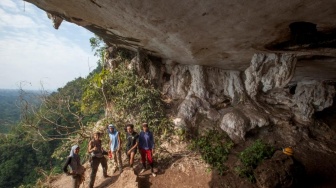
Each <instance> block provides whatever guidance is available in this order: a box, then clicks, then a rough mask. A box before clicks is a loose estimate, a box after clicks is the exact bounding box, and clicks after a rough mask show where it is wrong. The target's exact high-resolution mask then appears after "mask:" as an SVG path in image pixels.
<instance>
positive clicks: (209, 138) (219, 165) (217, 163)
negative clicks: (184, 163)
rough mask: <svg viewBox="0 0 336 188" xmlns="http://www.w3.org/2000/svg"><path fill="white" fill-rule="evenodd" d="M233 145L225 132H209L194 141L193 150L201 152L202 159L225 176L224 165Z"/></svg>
mask: <svg viewBox="0 0 336 188" xmlns="http://www.w3.org/2000/svg"><path fill="white" fill-rule="evenodd" d="M233 145H234V144H233V142H232V141H231V140H230V139H229V138H228V136H227V135H226V134H225V133H224V132H223V131H217V130H209V131H207V132H205V133H204V134H203V135H201V136H199V137H198V138H196V139H194V140H193V141H192V143H191V149H192V150H197V151H199V152H200V153H201V155H202V159H203V160H204V161H205V162H207V163H208V164H210V165H211V166H212V168H214V169H216V170H217V171H218V173H219V174H220V175H223V173H224V171H225V170H226V166H225V165H224V163H225V161H226V160H227V159H228V155H229V153H230V149H231V148H232V146H233Z"/></svg>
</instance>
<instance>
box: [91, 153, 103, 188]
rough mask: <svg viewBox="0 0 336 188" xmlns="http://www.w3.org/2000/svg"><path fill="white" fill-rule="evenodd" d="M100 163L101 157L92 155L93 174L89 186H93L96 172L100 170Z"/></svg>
mask: <svg viewBox="0 0 336 188" xmlns="http://www.w3.org/2000/svg"><path fill="white" fill-rule="evenodd" d="M99 163H100V160H99V158H97V157H92V162H91V175H90V183H89V188H93V185H94V182H95V179H96V174H97V170H98V165H99Z"/></svg>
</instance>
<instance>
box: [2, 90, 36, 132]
mask: <svg viewBox="0 0 336 188" xmlns="http://www.w3.org/2000/svg"><path fill="white" fill-rule="evenodd" d="M38 95H39V94H38V92H37V91H26V92H25V95H24V96H23V95H21V92H20V90H7V89H0V133H8V132H9V131H10V129H11V128H12V127H13V126H15V125H16V124H17V123H18V122H19V120H20V106H19V102H20V99H21V100H25V101H27V102H29V103H33V104H35V105H37V104H39V103H40V101H38V100H36V97H34V96H38Z"/></svg>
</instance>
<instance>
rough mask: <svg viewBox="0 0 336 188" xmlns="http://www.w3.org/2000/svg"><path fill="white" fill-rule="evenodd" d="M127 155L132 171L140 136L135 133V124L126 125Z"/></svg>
mask: <svg viewBox="0 0 336 188" xmlns="http://www.w3.org/2000/svg"><path fill="white" fill-rule="evenodd" d="M126 130H127V133H126V141H127V142H126V155H127V159H128V162H129V165H130V167H131V168H132V169H134V168H133V163H134V156H135V154H136V153H137V147H138V145H139V135H138V133H137V132H135V131H134V125H133V124H127V125H126Z"/></svg>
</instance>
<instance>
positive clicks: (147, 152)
mask: <svg viewBox="0 0 336 188" xmlns="http://www.w3.org/2000/svg"><path fill="white" fill-rule="evenodd" d="M145 153H146V156H147V161H148V164H149V165H150V167H151V172H152V173H153V172H154V171H153V158H152V150H150V149H148V150H145Z"/></svg>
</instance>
